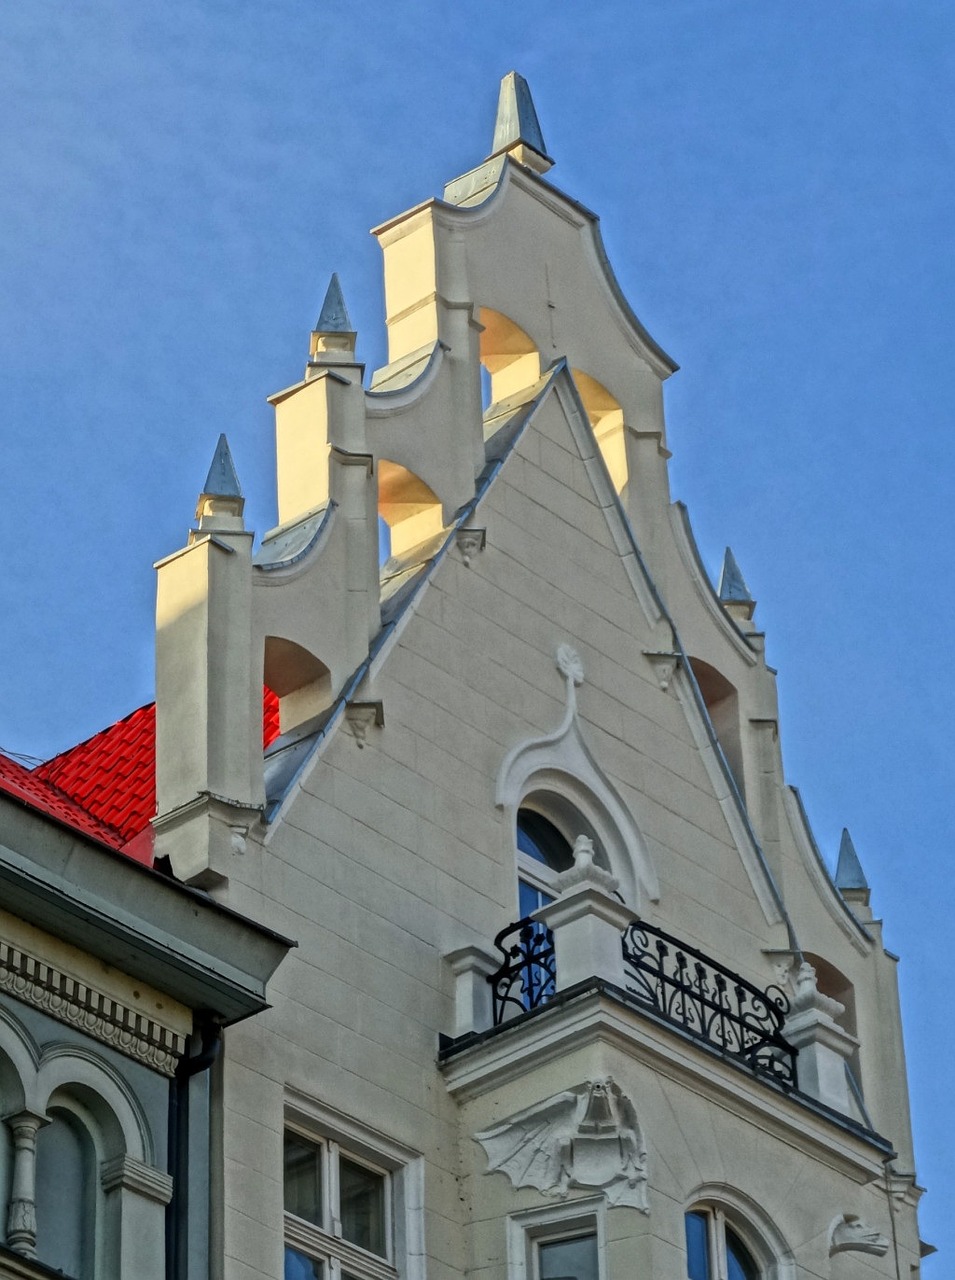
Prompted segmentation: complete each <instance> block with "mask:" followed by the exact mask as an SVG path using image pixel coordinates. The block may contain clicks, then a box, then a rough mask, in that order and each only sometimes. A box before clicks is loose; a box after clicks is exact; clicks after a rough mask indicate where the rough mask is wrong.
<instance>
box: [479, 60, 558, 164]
mask: <svg viewBox="0 0 955 1280" xmlns="http://www.w3.org/2000/svg"><path fill="white" fill-rule="evenodd" d="M505 152H506V153H507V154H509V155H511V156H513V157H514V159H515V160H516V161H517V162H518V164H522V165H525V166H526V167H527V168H528V169H533V170H534V172H535V173H546V172H547V170H548V169H550V168H551V167H552V166H553V163H554V162H553V160H552V159H551V158H550V156H549V155H548V154H547V148H546V146H545V145H544V136H543V134H542V133H541V127H540V122H539V121H538V119H537V112H536V111H535V110H534V100H533V98H532V97H531V91H530V89H529V88H528V85H527V81H526V80H525V79H524V77H523V76H522V75H518V73H517V72H516V71H509V72H508V73H507V75H506V76H505V77H504V79H503V80H502V81H501V92H500V96H499V98H498V101H497V119H496V121H495V123H494V141H493V143H492V144H491V157H494V156H497V155H501V154H502V153H505Z"/></svg>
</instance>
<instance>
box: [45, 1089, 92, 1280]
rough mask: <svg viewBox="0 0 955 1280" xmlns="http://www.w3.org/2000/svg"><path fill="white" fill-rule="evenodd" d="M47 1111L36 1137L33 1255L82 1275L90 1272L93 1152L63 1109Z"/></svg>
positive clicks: (78, 1279)
mask: <svg viewBox="0 0 955 1280" xmlns="http://www.w3.org/2000/svg"><path fill="white" fill-rule="evenodd" d="M50 1114H51V1117H52V1119H51V1123H50V1124H48V1125H44V1126H43V1128H42V1129H40V1131H39V1132H38V1133H37V1137H36V1218H37V1257H38V1258H39V1259H40V1260H41V1261H42V1262H45V1263H46V1265H47V1266H48V1267H52V1268H53V1269H54V1270H55V1271H62V1272H64V1273H65V1274H66V1275H68V1276H73V1277H75V1278H76V1280H86V1277H87V1276H91V1275H92V1272H93V1259H92V1257H91V1254H92V1244H93V1239H92V1236H91V1232H90V1228H91V1227H92V1226H93V1220H94V1217H95V1213H96V1200H95V1194H96V1193H95V1183H94V1177H95V1173H94V1170H95V1153H94V1150H93V1144H92V1143H91V1142H90V1139H89V1135H88V1134H87V1132H86V1130H85V1129H84V1128H83V1127H82V1125H81V1124H80V1123H79V1121H78V1120H76V1119H75V1118H74V1117H73V1116H72V1115H71V1114H70V1113H69V1112H68V1111H59V1110H51V1113H50ZM67 1187H68V1188H69V1194H68V1195H64V1194H63V1192H64V1188H67Z"/></svg>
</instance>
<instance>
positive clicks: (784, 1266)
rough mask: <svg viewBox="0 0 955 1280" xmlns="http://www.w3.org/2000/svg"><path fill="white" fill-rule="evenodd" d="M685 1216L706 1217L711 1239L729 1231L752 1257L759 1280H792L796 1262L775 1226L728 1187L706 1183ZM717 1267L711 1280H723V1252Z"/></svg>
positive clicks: (748, 1198) (763, 1214) (724, 1184)
mask: <svg viewBox="0 0 955 1280" xmlns="http://www.w3.org/2000/svg"><path fill="white" fill-rule="evenodd" d="M685 1212H686V1213H687V1214H689V1213H700V1214H705V1215H706V1216H707V1218H708V1219H709V1220H710V1223H711V1225H710V1238H711V1240H712V1238H713V1234H714V1232H723V1231H725V1228H726V1227H729V1228H730V1229H731V1230H732V1231H733V1232H735V1234H736V1235H737V1236H739V1238H740V1240H741V1241H742V1243H743V1244H744V1245H745V1246H746V1248H747V1250H748V1251H749V1253H750V1254H751V1255H752V1258H753V1261H754V1262H755V1263H756V1265H757V1267H758V1268H759V1275H760V1280H795V1274H796V1271H795V1261H794V1259H793V1254H792V1251H791V1249H790V1248H789V1246H788V1245H787V1244H786V1242H785V1240H784V1239H783V1237H782V1236H781V1235H780V1233H779V1231H778V1229H777V1228H776V1226H775V1224H774V1223H773V1222H772V1221H771V1219H770V1218H769V1216H768V1215H767V1214H766V1212H765V1210H763V1209H762V1208H761V1207H760V1206H759V1205H757V1204H756V1203H755V1202H754V1201H753V1200H751V1199H750V1197H749V1196H746V1195H744V1194H743V1193H742V1192H739V1191H737V1190H736V1189H735V1188H734V1187H731V1186H730V1185H729V1184H727V1183H722V1182H721V1183H707V1184H705V1185H703V1186H701V1187H699V1188H697V1190H696V1191H695V1192H694V1194H693V1196H692V1198H691V1199H690V1201H689V1202H688V1203H687V1205H686V1210H685ZM717 1257H718V1259H719V1265H717V1266H715V1267H712V1268H711V1277H712V1280H725V1275H724V1272H723V1270H721V1265H725V1260H724V1255H723V1254H722V1250H718V1251H717Z"/></svg>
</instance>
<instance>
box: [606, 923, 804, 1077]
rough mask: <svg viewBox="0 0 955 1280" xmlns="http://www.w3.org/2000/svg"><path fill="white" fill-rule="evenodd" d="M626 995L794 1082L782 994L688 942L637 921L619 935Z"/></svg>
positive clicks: (761, 1070) (761, 1071)
mask: <svg viewBox="0 0 955 1280" xmlns="http://www.w3.org/2000/svg"><path fill="white" fill-rule="evenodd" d="M623 959H624V967H625V970H626V973H627V976H628V979H629V981H628V983H627V994H628V995H629V996H630V998H631V999H632V1000H635V1001H636V1002H637V1004H641V1005H644V1006H646V1007H647V1008H650V1009H653V1010H654V1011H655V1012H656V1013H657V1014H659V1015H660V1016H661V1017H663V1018H666V1020H667V1021H668V1022H672V1023H674V1025H676V1026H678V1027H680V1028H681V1029H682V1030H683V1031H685V1032H688V1033H689V1034H690V1035H691V1036H693V1038H694V1039H696V1040H703V1041H705V1042H706V1043H707V1044H710V1045H712V1046H713V1047H714V1048H716V1049H719V1051H720V1052H721V1053H726V1054H729V1056H730V1057H732V1058H736V1059H737V1060H738V1061H739V1062H741V1063H742V1064H743V1065H744V1066H746V1067H749V1069H750V1070H751V1071H754V1072H755V1073H756V1074H757V1075H761V1076H767V1077H768V1078H769V1079H772V1080H775V1081H776V1082H777V1084H781V1085H782V1086H783V1087H784V1088H786V1089H794V1088H795V1087H796V1050H795V1049H794V1048H793V1046H792V1045H791V1044H790V1043H789V1042H788V1041H787V1040H786V1038H785V1036H784V1035H783V1022H784V1021H785V1018H786V1014H787V1013H788V1012H789V1000H788V999H787V998H786V995H785V993H784V992H783V991H782V990H781V989H780V988H779V987H776V986H769V987H767V988H766V989H765V991H761V990H760V988H759V987H756V986H754V985H753V984H752V983H751V982H747V981H746V979H745V978H741V977H740V976H739V975H738V974H736V973H733V972H732V971H731V970H730V969H724V968H723V966H722V965H720V964H717V963H716V961H715V960H711V959H710V958H709V957H708V956H705V955H704V954H703V952H702V951H697V950H696V948H695V947H690V946H687V944H686V943H685V942H681V941H680V940H679V938H674V937H672V936H671V935H670V934H669V933H664V932H663V930H662V929H656V928H654V927H653V926H652V925H648V924H645V923H644V922H643V921H636V922H635V923H634V924H632V925H630V926H629V928H628V929H627V930H626V932H625V933H624V935H623Z"/></svg>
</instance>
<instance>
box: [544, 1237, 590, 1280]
mask: <svg viewBox="0 0 955 1280" xmlns="http://www.w3.org/2000/svg"><path fill="white" fill-rule="evenodd" d="M537 1260H538V1265H539V1267H540V1280H597V1237H596V1236H595V1235H594V1236H578V1237H577V1238H576V1240H550V1241H548V1242H546V1243H542V1244H539V1245H538V1246H537Z"/></svg>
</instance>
